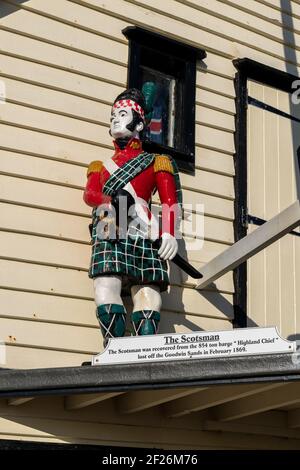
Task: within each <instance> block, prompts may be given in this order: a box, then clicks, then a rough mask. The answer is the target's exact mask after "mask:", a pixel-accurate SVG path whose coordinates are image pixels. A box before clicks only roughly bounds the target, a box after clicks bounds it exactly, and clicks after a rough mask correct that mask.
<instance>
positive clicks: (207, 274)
mask: <svg viewBox="0 0 300 470" xmlns="http://www.w3.org/2000/svg"><path fill="white" fill-rule="evenodd" d="M298 225H300V201H299V200H297V201H296V202H294V203H293V204H292V205H291V206H289V207H288V208H287V209H285V210H283V211H282V212H280V213H279V214H278V215H276V216H275V217H273V218H272V219H271V220H269V221H268V222H266V223H265V224H263V225H261V226H260V227H258V228H257V229H256V230H255V231H254V232H252V233H250V234H249V235H247V236H246V237H244V238H242V239H241V240H239V241H238V242H236V243H234V245H232V246H231V247H230V248H228V249H227V250H225V251H223V253H221V254H220V255H218V256H216V257H215V258H214V259H213V260H211V261H209V262H208V263H207V264H205V265H204V266H203V267H202V268H201V273H202V274H203V278H202V279H201V280H200V281H199V282H198V284H197V286H196V289H204V288H205V287H206V286H208V285H209V284H211V283H212V282H214V281H215V280H216V279H218V278H219V277H221V276H223V275H224V274H226V273H227V272H228V271H231V270H233V269H234V268H236V267H237V266H239V265H240V264H242V263H243V262H244V261H246V260H247V259H249V258H251V256H254V255H255V254H256V253H259V252H260V251H261V250H263V249H264V248H266V247H267V246H269V245H271V244H272V243H274V242H275V241H277V240H279V238H282V237H283V236H284V235H286V234H288V233H289V232H290V231H291V230H293V229H294V228H296V227H297V226H298Z"/></svg>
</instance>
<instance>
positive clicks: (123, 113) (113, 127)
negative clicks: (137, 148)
mask: <svg viewBox="0 0 300 470" xmlns="http://www.w3.org/2000/svg"><path fill="white" fill-rule="evenodd" d="M132 119H133V115H132V109H131V108H129V107H128V108H113V109H112V113H111V116H110V132H111V135H112V137H113V138H114V139H122V138H124V137H131V136H132V135H133V132H132V131H130V130H129V129H127V126H128V125H129V124H130V123H131V121H132Z"/></svg>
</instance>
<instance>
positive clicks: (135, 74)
mask: <svg viewBox="0 0 300 470" xmlns="http://www.w3.org/2000/svg"><path fill="white" fill-rule="evenodd" d="M122 33H123V34H124V35H125V36H126V38H127V39H128V40H129V56H128V80H127V86H128V88H139V89H141V85H142V84H141V78H140V77H141V74H140V73H139V71H140V67H141V66H143V65H145V64H144V62H143V50H144V52H145V49H146V50H147V51H148V52H149V51H150V52H154V54H155V53H156V54H157V57H162V55H164V56H165V57H166V56H168V57H167V59H166V60H167V61H168V60H169V62H168V64H169V66H170V67H171V68H172V70H170V73H169V75H171V76H172V75H173V76H175V78H176V80H178V83H180V89H181V98H180V106H181V107H182V120H181V122H179V123H178V122H177V126H178V127H177V132H179V133H180V136H178V137H177V138H178V140H180V141H181V142H180V143H181V145H180V149H179V148H173V147H169V146H167V145H162V144H159V143H157V142H152V141H150V140H145V141H144V149H145V150H146V151H148V152H151V153H163V154H168V155H170V156H172V157H173V158H174V159H175V160H176V162H177V164H178V167H179V169H180V170H181V171H184V172H186V173H190V174H194V172H195V108H196V63H197V60H203V59H204V58H205V57H206V52H205V51H204V50H203V49H201V48H196V47H193V46H191V45H188V44H184V43H181V42H179V41H177V40H174V39H170V38H167V37H165V36H163V35H161V34H158V33H154V32H152V31H149V30H146V29H144V28H141V27H139V26H128V27H126V28H125V29H123V31H122ZM144 56H145V54H144ZM157 62H158V63H153V64H150V63H149V64H147V66H149V67H150V68H152V69H154V70H157V71H158V72H162V73H166V70H165V69H164V70H162V68H163V67H164V66H165V65H164V64H163V61H162V60H161V59H160V60H158V61H157ZM179 63H180V64H181V69H180V71H178V64H179ZM177 105H178V103H177Z"/></svg>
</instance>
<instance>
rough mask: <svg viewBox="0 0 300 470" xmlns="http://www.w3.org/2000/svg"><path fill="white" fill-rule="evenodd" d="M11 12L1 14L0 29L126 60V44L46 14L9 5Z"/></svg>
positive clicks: (120, 61)
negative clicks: (38, 13)
mask: <svg viewBox="0 0 300 470" xmlns="http://www.w3.org/2000/svg"><path fill="white" fill-rule="evenodd" d="M7 8H9V9H10V13H9V14H6V15H3V16H2V18H1V21H0V25H1V27H2V28H6V29H9V30H10V31H16V32H18V33H21V34H25V35H29V36H31V37H33V38H38V39H40V40H42V41H46V42H50V43H52V44H59V45H60V46H63V47H65V48H68V49H70V50H77V51H81V52H83V53H85V54H91V55H93V56H94V57H98V58H101V57H103V58H105V59H106V60H109V61H115V62H117V63H126V61H127V47H126V45H125V44H121V43H120V42H116V41H111V40H110V39H108V38H106V37H103V36H100V35H99V34H94V33H91V32H89V31H84V30H82V29H79V28H76V27H73V26H71V25H68V24H63V23H61V22H60V21H55V20H53V19H51V18H47V17H46V16H42V15H38V16H37V15H36V14H35V13H32V12H30V11H28V10H25V9H22V8H18V7H15V6H14V5H13V4H10V5H9V7H7Z"/></svg>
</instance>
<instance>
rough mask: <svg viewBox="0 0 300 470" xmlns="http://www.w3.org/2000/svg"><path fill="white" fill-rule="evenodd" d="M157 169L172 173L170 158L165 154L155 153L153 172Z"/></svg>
mask: <svg viewBox="0 0 300 470" xmlns="http://www.w3.org/2000/svg"><path fill="white" fill-rule="evenodd" d="M158 171H167V172H168V173H171V174H172V175H174V168H173V165H172V163H171V160H170V158H169V157H168V156H167V155H156V156H155V160H154V173H157V172H158Z"/></svg>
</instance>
